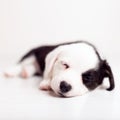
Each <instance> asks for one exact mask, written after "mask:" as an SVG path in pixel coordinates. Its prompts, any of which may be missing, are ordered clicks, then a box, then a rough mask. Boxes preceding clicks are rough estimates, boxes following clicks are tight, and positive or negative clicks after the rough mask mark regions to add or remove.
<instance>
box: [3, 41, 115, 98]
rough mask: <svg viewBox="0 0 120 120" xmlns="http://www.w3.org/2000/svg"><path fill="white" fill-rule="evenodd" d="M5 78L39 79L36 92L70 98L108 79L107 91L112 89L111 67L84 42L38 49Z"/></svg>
mask: <svg viewBox="0 0 120 120" xmlns="http://www.w3.org/2000/svg"><path fill="white" fill-rule="evenodd" d="M4 74H5V76H7V77H14V76H21V77H23V78H28V77H31V76H33V75H41V76H43V80H42V82H41V83H40V89H42V90H53V91H54V92H55V94H56V95H58V96H63V97H72V96H78V95H83V94H84V93H86V92H88V91H90V90H93V89H95V88H96V87H98V86H99V85H101V84H102V83H103V80H104V78H106V77H107V78H108V79H109V83H110V86H109V88H107V90H108V91H110V90H113V89H114V86H115V85H114V77H113V73H112V71H111V67H110V66H109V64H108V63H107V61H106V60H103V59H102V58H101V56H100V54H99V53H98V51H97V49H96V48H95V47H94V46H93V45H92V44H91V43H88V42H86V41H76V42H69V43H63V44H58V45H50V46H49V45H48V46H41V47H38V48H35V49H32V50H31V51H29V52H28V53H27V54H25V55H24V56H23V57H22V59H21V60H20V62H19V63H18V65H16V66H15V67H14V68H13V69H10V70H9V71H6V72H5V73H4Z"/></svg>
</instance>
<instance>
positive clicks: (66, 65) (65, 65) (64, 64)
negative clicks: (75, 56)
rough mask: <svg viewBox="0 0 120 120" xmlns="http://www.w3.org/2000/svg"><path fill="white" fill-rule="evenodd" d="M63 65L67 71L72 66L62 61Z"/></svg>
mask: <svg viewBox="0 0 120 120" xmlns="http://www.w3.org/2000/svg"><path fill="white" fill-rule="evenodd" d="M61 63H62V65H63V67H64V68H65V69H68V68H69V67H70V66H69V65H68V63H66V62H64V61H61Z"/></svg>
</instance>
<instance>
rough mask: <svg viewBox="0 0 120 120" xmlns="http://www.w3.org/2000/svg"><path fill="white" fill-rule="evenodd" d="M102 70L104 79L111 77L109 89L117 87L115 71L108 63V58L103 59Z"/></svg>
mask: <svg viewBox="0 0 120 120" xmlns="http://www.w3.org/2000/svg"><path fill="white" fill-rule="evenodd" d="M100 71H101V72H102V73H101V75H102V76H101V75H100V76H101V77H102V79H104V78H105V77H108V79H109V83H110V87H109V88H107V90H108V91H111V90H112V89H114V87H115V83H114V77H113V73H112V70H111V67H110V66H109V64H108V63H107V61H106V60H103V61H102V62H101V64H100Z"/></svg>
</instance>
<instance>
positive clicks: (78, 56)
mask: <svg viewBox="0 0 120 120" xmlns="http://www.w3.org/2000/svg"><path fill="white" fill-rule="evenodd" d="M61 49H62V52H61V54H60V56H59V59H61V60H63V61H64V60H65V61H66V62H68V63H70V64H71V65H72V66H73V67H79V68H80V69H81V70H82V72H84V71H86V70H88V69H91V68H95V67H96V66H97V64H98V62H99V59H98V56H97V54H96V52H95V50H94V49H93V47H92V46H89V45H87V44H84V43H77V44H71V45H64V46H61Z"/></svg>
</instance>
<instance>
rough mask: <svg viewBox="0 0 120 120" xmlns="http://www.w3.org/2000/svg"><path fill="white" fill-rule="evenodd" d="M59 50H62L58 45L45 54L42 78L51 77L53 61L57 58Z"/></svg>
mask: <svg viewBox="0 0 120 120" xmlns="http://www.w3.org/2000/svg"><path fill="white" fill-rule="evenodd" d="M61 51H62V49H61V47H58V48H56V49H54V50H53V51H52V52H50V53H49V54H48V55H47V57H46V60H45V71H44V79H50V78H51V72H52V69H53V66H54V63H55V61H56V60H57V58H58V56H59V54H60V53H61Z"/></svg>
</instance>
